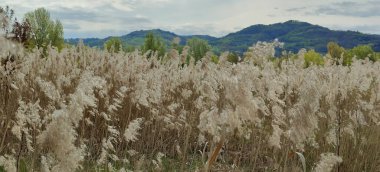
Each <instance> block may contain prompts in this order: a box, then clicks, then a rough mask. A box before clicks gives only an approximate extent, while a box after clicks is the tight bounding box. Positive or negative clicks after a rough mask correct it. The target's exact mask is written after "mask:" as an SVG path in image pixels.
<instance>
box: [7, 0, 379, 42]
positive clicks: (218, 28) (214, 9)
mask: <svg viewBox="0 0 380 172" xmlns="http://www.w3.org/2000/svg"><path fill="white" fill-rule="evenodd" d="M0 4H1V5H2V6H5V5H9V6H10V7H11V8H13V9H14V10H15V12H16V16H17V17H18V18H22V17H23V15H24V14H25V13H26V12H28V11H32V10H34V9H36V8H38V7H45V8H46V9H48V10H49V11H50V13H51V16H52V18H53V19H59V20H60V21H61V22H62V23H63V26H64V33H65V38H77V37H79V38H88V37H98V38H104V37H107V36H120V35H124V34H127V33H129V32H131V31H135V30H141V29H154V28H160V29H163V30H168V31H172V32H175V33H177V34H182V35H191V34H209V35H212V36H217V37H220V36H223V35H225V34H227V33H230V32H236V31H238V30H240V29H242V28H245V27H248V26H250V25H254V24H272V23H278V22H285V21H287V20H300V21H305V22H309V23H312V24H318V25H321V26H325V27H328V28H330V29H335V30H354V31H360V32H364V33H372V34H380V0H369V1H367V0H360V1H359V0H357V1H347V0H0Z"/></svg>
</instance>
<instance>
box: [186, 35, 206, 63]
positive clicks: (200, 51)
mask: <svg viewBox="0 0 380 172" xmlns="http://www.w3.org/2000/svg"><path fill="white" fill-rule="evenodd" d="M187 45H188V46H189V47H190V56H191V57H193V58H194V62H197V61H199V60H200V59H202V58H203V57H204V56H205V55H206V53H207V52H208V51H210V50H211V46H210V45H209V44H208V43H207V41H206V40H203V39H199V38H191V39H189V40H187ZM189 61H190V59H189V58H188V60H187V62H189Z"/></svg>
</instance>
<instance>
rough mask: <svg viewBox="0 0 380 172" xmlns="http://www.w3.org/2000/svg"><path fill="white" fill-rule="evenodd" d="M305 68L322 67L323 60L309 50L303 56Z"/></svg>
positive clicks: (319, 55)
mask: <svg viewBox="0 0 380 172" xmlns="http://www.w3.org/2000/svg"><path fill="white" fill-rule="evenodd" d="M304 58H305V67H309V66H311V65H313V64H314V65H323V64H324V59H323V57H322V55H321V54H319V53H317V52H315V51H314V50H309V51H308V52H306V54H305V57H304Z"/></svg>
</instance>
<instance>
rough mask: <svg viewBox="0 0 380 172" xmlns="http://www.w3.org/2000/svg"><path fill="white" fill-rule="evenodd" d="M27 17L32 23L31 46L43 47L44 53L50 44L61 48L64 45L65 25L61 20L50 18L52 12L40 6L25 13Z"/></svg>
mask: <svg viewBox="0 0 380 172" xmlns="http://www.w3.org/2000/svg"><path fill="white" fill-rule="evenodd" d="M25 19H26V20H27V21H28V22H29V23H30V27H31V36H30V43H29V45H30V48H34V47H37V48H42V49H43V52H44V55H46V53H47V52H46V50H47V47H48V45H51V46H54V47H57V48H58V50H61V49H62V48H63V46H64V39H63V26H62V23H61V22H60V21H59V20H56V21H53V20H51V19H50V13H49V11H48V10H46V9H44V8H38V9H36V10H34V11H32V12H28V13H26V14H25Z"/></svg>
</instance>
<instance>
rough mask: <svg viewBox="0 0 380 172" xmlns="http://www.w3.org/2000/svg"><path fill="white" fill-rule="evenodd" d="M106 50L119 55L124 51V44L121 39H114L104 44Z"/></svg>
mask: <svg viewBox="0 0 380 172" xmlns="http://www.w3.org/2000/svg"><path fill="white" fill-rule="evenodd" d="M104 48H105V49H107V51H108V52H115V53H118V52H119V51H120V50H122V42H121V39H120V38H116V37H113V38H111V39H109V40H107V42H106V43H105V44H104Z"/></svg>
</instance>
